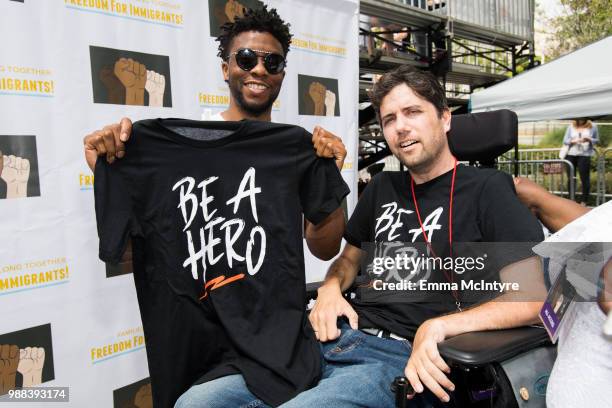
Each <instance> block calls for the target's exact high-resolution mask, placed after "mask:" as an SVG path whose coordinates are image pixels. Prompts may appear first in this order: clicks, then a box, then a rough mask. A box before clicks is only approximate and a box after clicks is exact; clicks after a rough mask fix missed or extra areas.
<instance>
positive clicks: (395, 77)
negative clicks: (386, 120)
mask: <svg viewBox="0 0 612 408" xmlns="http://www.w3.org/2000/svg"><path fill="white" fill-rule="evenodd" d="M402 84H406V85H408V87H409V88H410V89H412V91H413V92H414V93H415V94H417V95H418V96H420V97H421V98H423V99H425V100H427V101H429V102H430V103H431V104H432V105H433V106H435V108H436V110H437V111H438V116H440V117H441V116H442V113H443V112H444V111H445V110H447V109H448V103H447V101H446V92H445V91H444V88H443V87H442V85H440V82H438V80H437V79H436V77H434V76H433V75H432V74H431V73H429V72H427V71H421V70H418V69H415V68H412V67H410V66H408V65H401V66H399V67H397V68H394V69H393V70H391V71H389V72H387V73H385V74H384V75H383V76H382V77H381V78H380V79H379V80H378V82H376V83H375V84H374V87H373V88H372V91H371V92H370V100H371V101H372V106H373V107H374V110H375V111H376V115H377V116H378V118H379V119H380V104H381V102H382V100H383V98H384V97H385V96H387V94H388V93H389V92H391V90H392V89H393V88H395V87H396V86H398V85H402Z"/></svg>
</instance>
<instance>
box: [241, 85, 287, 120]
mask: <svg viewBox="0 0 612 408" xmlns="http://www.w3.org/2000/svg"><path fill="white" fill-rule="evenodd" d="M229 89H230V92H231V94H232V96H233V97H234V99H235V100H236V104H237V105H238V106H239V107H240V109H242V110H243V111H244V112H245V113H248V114H249V115H252V116H259V115H262V114H264V113H267V112H269V111H270V110H271V109H272V104H274V101H275V100H276V98H277V97H278V94H279V93H280V87H279V88H278V89H276V90H273V91H272V92H271V93H270V97H269V98H268V99H267V100H265V101H263V102H261V103H250V102H247V101H246V99H245V98H244V95H243V94H242V92H241V90H240V85H239V84H236V85H232V81H231V80H230V81H229Z"/></svg>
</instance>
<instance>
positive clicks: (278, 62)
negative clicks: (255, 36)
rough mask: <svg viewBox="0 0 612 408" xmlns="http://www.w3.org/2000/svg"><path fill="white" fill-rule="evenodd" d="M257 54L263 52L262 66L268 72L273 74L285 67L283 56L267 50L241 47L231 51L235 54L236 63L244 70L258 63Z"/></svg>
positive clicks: (278, 72)
mask: <svg viewBox="0 0 612 408" xmlns="http://www.w3.org/2000/svg"><path fill="white" fill-rule="evenodd" d="M259 54H264V55H265V57H264V67H265V68H266V71H268V73H270V74H272V75H275V74H280V73H281V72H283V70H284V69H285V65H286V62H285V57H283V56H282V55H280V54H275V53H273V52H268V51H260V50H252V49H250V48H241V49H239V50H238V51H235V52H232V53H231V54H230V57H231V56H232V55H235V56H236V64H238V66H239V67H240V68H241V69H242V70H244V71H250V70H252V69H253V68H255V67H256V66H257V64H258V63H259Z"/></svg>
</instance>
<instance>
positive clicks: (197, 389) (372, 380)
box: [175, 324, 442, 408]
mask: <svg viewBox="0 0 612 408" xmlns="http://www.w3.org/2000/svg"><path fill="white" fill-rule="evenodd" d="M411 351H412V347H411V345H410V343H409V342H408V341H399V340H392V339H383V338H379V337H375V336H372V335H369V334H366V333H364V332H362V331H359V330H353V329H351V328H350V326H348V325H347V324H343V325H342V326H341V334H340V337H338V338H337V339H336V340H334V341H330V342H327V343H321V357H322V359H323V364H322V370H323V371H322V376H321V380H320V381H319V383H318V384H317V385H316V386H315V387H313V388H311V389H310V390H307V391H304V392H302V393H300V394H299V395H298V396H296V397H295V398H293V399H292V400H290V401H287V402H286V403H284V404H282V405H281V406H280V407H279V408H319V407H320V408H328V407H334V408H345V407H346V408H348V407H351V408H352V407H367V408H377V407H380V408H393V407H395V394H394V393H392V392H391V389H390V386H391V383H392V382H393V380H394V379H395V377H398V376H403V375H404V368H405V367H406V363H407V362H408V358H409V357H410V352H411ZM409 406H410V407H432V406H442V404H441V403H440V402H439V400H438V399H437V398H436V397H435V396H434V395H433V394H431V392H429V391H428V390H426V391H425V392H424V393H423V394H422V395H419V396H417V397H415V398H414V399H413V400H411V402H410V404H409ZM199 407H206V408H219V407H242V408H256V407H257V408H259V407H268V406H267V405H266V404H264V403H263V402H262V401H261V400H259V399H258V398H257V397H256V396H255V395H253V394H252V393H251V392H250V391H249V390H248V389H247V387H246V384H245V382H244V379H243V377H242V376H241V375H239V374H237V375H230V376H227V377H221V378H218V379H216V380H212V381H209V382H206V383H203V384H199V385H195V386H193V387H191V388H190V389H189V390H188V391H187V392H185V393H184V394H183V395H182V396H181V397H180V398H179V399H178V401H177V402H176V405H175V408H199Z"/></svg>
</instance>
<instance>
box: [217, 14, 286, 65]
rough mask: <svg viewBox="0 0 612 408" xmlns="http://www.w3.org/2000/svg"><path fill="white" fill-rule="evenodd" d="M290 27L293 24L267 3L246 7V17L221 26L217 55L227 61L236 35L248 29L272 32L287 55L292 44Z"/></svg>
mask: <svg viewBox="0 0 612 408" xmlns="http://www.w3.org/2000/svg"><path fill="white" fill-rule="evenodd" d="M289 27H291V25H290V24H289V23H285V21H284V20H283V19H282V18H280V16H279V15H278V13H277V12H276V9H270V10H268V7H267V6H265V5H264V6H263V7H261V8H258V9H246V10H245V13H244V17H241V18H236V20H234V22H233V23H232V22H228V23H225V24H223V25H222V26H221V34H220V35H219V36H218V37H217V39H216V41H218V42H219V52H218V53H217V56H218V57H220V58H221V59H222V60H223V61H227V59H228V57H229V55H228V54H229V50H230V44H231V43H232V40H233V39H234V37H236V36H237V35H238V34H240V33H244V32H246V31H258V32H262V33H270V34H272V36H274V38H276V39H277V40H278V42H279V43H280V44H281V46H282V47H283V54H284V55H285V57H286V56H287V53H288V52H289V44H291V33H290V32H289Z"/></svg>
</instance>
